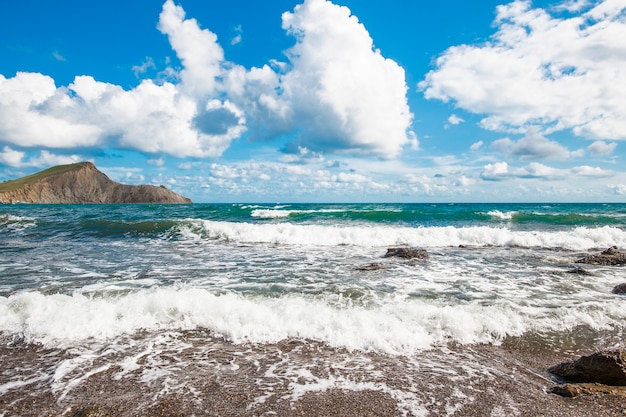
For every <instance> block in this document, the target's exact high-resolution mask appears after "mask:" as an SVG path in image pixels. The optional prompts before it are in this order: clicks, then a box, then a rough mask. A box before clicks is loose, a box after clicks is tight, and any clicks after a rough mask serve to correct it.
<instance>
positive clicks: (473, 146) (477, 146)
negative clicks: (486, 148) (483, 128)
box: [470, 140, 484, 151]
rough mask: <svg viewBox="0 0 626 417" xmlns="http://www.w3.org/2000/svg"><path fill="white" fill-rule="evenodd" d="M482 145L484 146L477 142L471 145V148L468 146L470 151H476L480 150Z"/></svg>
mask: <svg viewBox="0 0 626 417" xmlns="http://www.w3.org/2000/svg"><path fill="white" fill-rule="evenodd" d="M483 145H484V143H483V141H482V140H479V141H478V142H474V143H472V146H470V150H472V151H477V150H479V149H480V148H482V146H483Z"/></svg>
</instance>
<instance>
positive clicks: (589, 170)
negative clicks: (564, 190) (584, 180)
mask: <svg viewBox="0 0 626 417" xmlns="http://www.w3.org/2000/svg"><path fill="white" fill-rule="evenodd" d="M570 172H571V173H572V174H574V175H580V176H583V177H598V178H602V177H611V176H613V175H614V173H613V172H612V171H607V170H606V169H602V168H600V167H590V166H588V165H582V166H578V167H574V168H572V169H571V170H570Z"/></svg>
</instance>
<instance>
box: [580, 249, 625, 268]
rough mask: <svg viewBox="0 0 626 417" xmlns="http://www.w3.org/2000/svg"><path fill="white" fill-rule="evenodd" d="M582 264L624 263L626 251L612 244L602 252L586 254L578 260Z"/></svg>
mask: <svg viewBox="0 0 626 417" xmlns="http://www.w3.org/2000/svg"><path fill="white" fill-rule="evenodd" d="M576 263H580V264H594V265H624V264H626V252H623V251H620V250H619V249H618V248H617V246H611V247H610V248H608V249H607V250H605V251H603V252H602V253H599V254H595V255H589V256H585V257H584V258H582V259H579V260H577V261H576Z"/></svg>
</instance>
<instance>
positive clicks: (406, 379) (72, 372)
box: [0, 331, 626, 417]
mask: <svg viewBox="0 0 626 417" xmlns="http://www.w3.org/2000/svg"><path fill="white" fill-rule="evenodd" d="M175 337H177V339H176V342H177V344H175V345H167V346H166V345H164V344H162V345H159V344H158V343H157V342H155V343H153V344H151V347H152V350H150V351H149V350H141V351H139V352H125V353H124V354H115V355H111V356H109V357H104V358H101V359H92V360H91V361H83V362H81V363H76V362H75V361H76V358H75V356H74V355H73V354H72V353H71V352H72V349H70V350H67V351H54V350H49V349H45V348H43V347H41V346H37V345H29V344H21V343H19V342H18V343H16V344H14V345H10V344H8V343H6V342H5V343H3V344H2V347H0V369H3V370H5V371H3V372H2V373H1V374H0V389H2V391H0V392H2V393H1V394H0V410H3V411H2V412H1V413H0V416H3V417H4V416H6V417H8V416H15V415H20V416H92V417H93V416H101V417H102V416H120V417H124V416H183V415H184V416H188V415H192V414H193V415H196V416H209V415H220V416H270V415H271V416H293V415H306V416H346V417H351V416H355V417H356V416H440V415H447V416H489V415H491V416H505V415H506V416H555V417H559V416H573V417H576V416H581V417H587V416H589V415H602V416H613V415H615V416H618V415H620V416H621V415H624V414H625V413H626V404H624V402H623V398H621V397H617V396H611V395H599V396H581V397H577V398H563V397H559V396H557V395H554V394H549V393H548V390H549V389H550V388H551V387H553V386H555V385H557V383H556V382H554V381H553V380H552V379H551V378H550V376H549V375H548V373H547V368H549V367H550V366H552V365H555V364H557V363H560V362H561V361H563V360H567V359H571V358H572V357H573V356H575V354H580V353H583V354H584V353H588V350H581V349H580V348H578V349H574V350H576V351H577V353H574V351H571V350H569V349H566V350H561V351H559V350H557V349H551V348H550V347H549V346H545V345H538V344H537V343H535V342H533V341H528V340H527V339H524V338H509V339H507V340H505V341H504V342H503V343H502V344H501V345H497V346H496V345H452V346H447V347H440V348H435V349H430V350H426V351H423V352H420V353H416V354H415V355H412V356H410V357H407V356H389V355H382V354H377V353H364V352H354V351H348V350H345V349H335V348H331V347H328V346H327V345H324V344H322V343H319V342H313V341H301V340H290V341H283V342H279V343H273V344H258V345H236V344H232V343H230V342H226V341H224V340H221V339H216V338H213V337H209V338H207V334H206V333H205V332H202V331H192V332H181V333H179V334H177V335H175ZM155 340H156V339H155ZM593 348H595V346H594V347H593ZM131 362H132V363H131ZM129 364H130V366H129ZM72 366H74V368H72ZM125 367H126V369H123V368H125ZM9 370H12V371H13V372H14V374H13V376H12V377H11V376H9V375H8V373H9ZM20 378H21V382H18V380H20ZM20 384H21V385H20ZM11 386H13V388H10V387H11ZM81 413H82V414H81ZM89 413H91V414H89Z"/></svg>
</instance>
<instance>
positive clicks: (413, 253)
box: [384, 248, 428, 259]
mask: <svg viewBox="0 0 626 417" xmlns="http://www.w3.org/2000/svg"><path fill="white" fill-rule="evenodd" d="M391 257H395V258H402V259H428V252H426V251H425V250H424V249H415V248H389V249H387V253H385V255H384V258H391Z"/></svg>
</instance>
